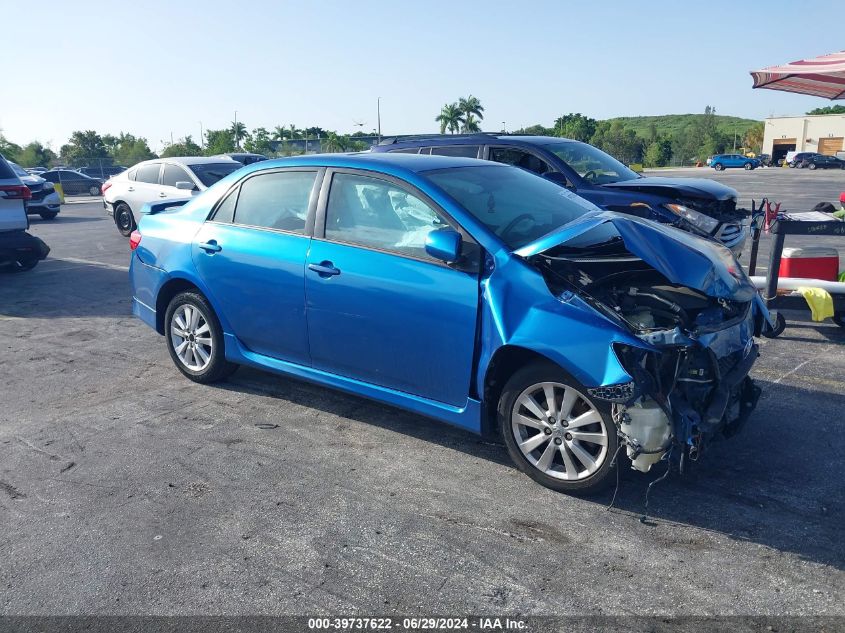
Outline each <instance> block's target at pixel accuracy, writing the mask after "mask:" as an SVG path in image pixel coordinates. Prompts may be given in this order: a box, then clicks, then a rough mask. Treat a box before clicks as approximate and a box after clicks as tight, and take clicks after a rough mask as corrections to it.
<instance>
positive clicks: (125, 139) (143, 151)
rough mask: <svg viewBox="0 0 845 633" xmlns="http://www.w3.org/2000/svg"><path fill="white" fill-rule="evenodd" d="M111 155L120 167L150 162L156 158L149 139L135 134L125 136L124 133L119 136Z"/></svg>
mask: <svg viewBox="0 0 845 633" xmlns="http://www.w3.org/2000/svg"><path fill="white" fill-rule="evenodd" d="M111 153H112V157H113V158H114V161H115V162H116V163H117V164H118V165H125V166H127V167H130V166H132V165H134V164H135V163H139V162H141V161H142V160H150V159H151V158H155V157H156V155H155V154H154V153H153V151H152V150H151V149H150V146H149V145H148V144H147V139H145V138H143V137H138V136H135V135H134V134H124V133H123V132H121V133H120V134H119V135H118V136H117V139H116V143H115V145H114V149H113V150H112V152H111Z"/></svg>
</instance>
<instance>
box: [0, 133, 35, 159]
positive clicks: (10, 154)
mask: <svg viewBox="0 0 845 633" xmlns="http://www.w3.org/2000/svg"><path fill="white" fill-rule="evenodd" d="M20 153H21V146H20V145H17V144H15V143H12V141H10V140H9V139H7V138H6V137H5V136H3V135H2V134H0V154H3V156H5V157H6V158H8V159H9V160H11V161H12V162H15V163H20V161H18V156H19V154H20ZM27 167H29V165H27Z"/></svg>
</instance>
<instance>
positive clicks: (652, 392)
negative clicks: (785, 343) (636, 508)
mask: <svg viewBox="0 0 845 633" xmlns="http://www.w3.org/2000/svg"><path fill="white" fill-rule="evenodd" d="M763 327H765V320H764V315H763V314H762V313H760V312H759V311H757V310H756V309H755V305H754V304H753V303H752V304H750V305H749V307H748V310H747V313H746V315H745V317H744V318H743V319H741V320H740V321H739V322H735V323H733V324H731V325H729V326H728V327H725V328H723V329H720V330H716V331H711V332H704V333H702V332H699V333H696V334H685V333H683V332H681V331H680V330H679V329H677V328H676V329H675V330H670V331H664V332H659V333H650V334H649V335H647V336H643V337H642V338H643V339H645V340H646V342H648V343H649V344H650V346H652V350H656V351H648V350H646V349H641V348H634V347H629V346H617V347H616V352H617V356H618V357H619V360H620V362H621V363H622V365H623V366H624V367H625V369H626V371H627V372H628V373H629V374H630V375H631V376H632V378H633V381H632V382H630V383H628V384H626V385H613V386H610V387H607V386H606V387H600V388H596V389H592V390H590V392H591V395H593V396H594V397H597V398H599V399H603V400H607V401H610V402H611V403H612V410H613V419H614V421H615V423H616V426H617V431H618V432H619V435H620V438H621V439H622V441H623V443H624V444H625V446H626V450H627V453H628V457H629V458H630V459H631V463H632V466H633V468H635V469H637V470H640V471H643V472H647V471H648V470H649V469H650V468H651V467H652V466H653V465H654V464H655V463H656V462H657V461H659V460H661V459H663V458H664V457H666V456H667V455H671V456H672V457H673V458H674V459H676V460H677V461H678V462H679V463H680V464H681V467H682V468H683V464H684V463H685V462H686V460H692V461H695V460H697V459H698V457H699V456H700V454H701V451H702V450H703V449H704V448H705V447H706V446H707V444H709V442H710V441H711V440H712V439H714V438H715V437H717V436H719V435H722V436H732V435H735V434H736V433H737V432H738V431H739V430H740V429H741V428H742V426H743V425H744V424H745V422H746V421H747V420H748V418H749V416H750V415H751V413H752V412H753V411H754V408H755V407H756V406H757V401H758V399H759V397H760V388H759V387H758V386H757V385H755V384H754V381H753V380H752V379H751V377H750V376H749V372H750V371H751V368H752V366H753V365H754V362H755V361H756V359H757V357H758V356H759V347H758V345H757V343H755V341H754V335H755V334H759V332H760V331H761V329H762V328H763Z"/></svg>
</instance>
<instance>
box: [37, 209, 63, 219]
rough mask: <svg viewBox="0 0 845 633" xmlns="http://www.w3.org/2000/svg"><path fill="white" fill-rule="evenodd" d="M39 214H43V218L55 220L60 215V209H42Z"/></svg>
mask: <svg viewBox="0 0 845 633" xmlns="http://www.w3.org/2000/svg"><path fill="white" fill-rule="evenodd" d="M38 215H40V216H41V219H42V220H55V219H56V216H57V215H59V212H58V211H42V212H41V213H39V214H38Z"/></svg>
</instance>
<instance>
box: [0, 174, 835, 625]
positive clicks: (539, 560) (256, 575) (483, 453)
mask: <svg viewBox="0 0 845 633" xmlns="http://www.w3.org/2000/svg"><path fill="white" fill-rule="evenodd" d="M784 171H785V170H784ZM661 173H662V174H663V175H670V174H671V172H667V171H662V172H661ZM678 175H701V176H709V177H717V178H718V179H719V180H723V181H725V182H729V183H730V184H732V185H733V186H735V187H737V188H738V189H740V191H741V192H742V194H743V197H744V198H749V197H751V193H752V192H755V191H756V190H757V189H758V188H759V189H760V190H761V191H762V193H764V194H765V195H768V196H769V198H770V199H775V200H776V199H783V200H785V201H789V204H788V205H787V204H785V205H784V207H785V208H790V205H795V207H794V208H798V207H799V206H803V207H806V208H809V207H811V206H812V204H815V202H818V201H819V200H820V199H821V200H830V201H832V202H833V201H835V200H837V199H838V193H839V191H841V190H845V172H841V173H810V172H805V171H803V170H802V171H801V172H795V171H794V170H793V171H788V172H786V173H782V172H781V171H780V170H774V169H770V170H760V171H759V172H757V171H755V172H751V173H745V172H741V171H730V172H724V173H723V174H714V173H713V172H712V170H703V169H702V170H696V172H695V173H692V174H691V173H690V172H689V170H684V171H683V172H678ZM808 190H812V191H813V194H812V195H811V194H809V193H807V192H808ZM816 193H817V194H818V195H816ZM834 194H835V195H834ZM755 197H758V196H755ZM32 231H33V232H34V233H35V234H36V235H38V236H40V237H42V238H43V239H45V240H46V241H47V242H48V244H49V245H50V246H51V248H52V252H51V254H50V258H49V259H48V260H47V261H45V262H42V263H41V264H39V266H38V267H37V268H36V269H35V270H34V271H31V272H29V273H23V274H15V275H11V274H6V275H0V394H2V398H1V399H0V402H2V407H0V612H2V613H4V614H80V613H85V614H105V613H108V614H160V615H171V614H268V615H270V614H272V615H275V614H315V613H332V614H337V613H343V614H362V615H364V614H369V615H375V614H388V613H403V614H421V615H431V614H452V613H462V614H463V613H509V614H510V613H512V614H525V615H527V614H538V615H539V614H543V615H548V614H561V615H573V614H579V615H584V614H604V615H606V614H617V615H625V614H660V615H685V614H719V615H728V614H739V615H748V614H761V615H763V614H765V615H807V614H811V615H840V616H843V615H845V604H843V601H842V596H843V595H845V573H843V568H845V545H843V543H844V541H843V537H842V526H843V525H845V487H843V485H842V476H843V469H842V464H843V460H842V456H841V453H840V452H839V450H838V449H839V444H840V439H841V438H840V437H839V434H840V433H843V432H845V422H843V420H844V419H845V417H843V413H842V412H843V410H845V355H843V354H842V350H843V347H842V346H843V343H845V330H842V329H840V328H838V327H836V326H835V325H833V324H831V323H829V322H827V323H821V324H816V323H811V322H809V321H807V320H806V319H805V317H804V316H803V315H802V314H801V313H798V314H795V315H792V316H793V317H794V318H793V319H792V320H790V323H789V324H790V327H789V329H787V331H786V332H785V333H784V334H783V335H782V336H781V338H779V339H776V340H763V341H762V357H761V359H760V360H759V361H758V363H757V365H756V366H755V368H754V370H753V375H754V376H755V377H756V379H757V380H758V381H759V384H760V385H761V386H762V388H763V396H762V398H761V400H760V404H759V407H758V409H757V411H756V412H755V414H754V416H753V418H752V420H751V422H750V423H749V426H748V427H747V429H746V430H745V431H744V432H743V433H742V434H740V435H739V436H737V437H735V438H733V439H731V440H726V441H724V442H720V443H718V444H717V445H714V446H713V448H712V450H711V451H710V452H708V453H707V454H706V455H704V457H703V458H702V460H701V461H700V462H699V463H698V464H696V468H695V470H694V472H692V473H690V474H689V475H687V476H686V477H684V478H678V477H670V478H669V479H668V480H666V481H665V482H662V483H661V484H659V485H658V486H655V487H654V488H653V491H652V496H651V500H650V513H649V517H650V518H649V520H648V521H647V522H645V523H643V522H641V521H640V516H641V513H642V511H643V499H644V493H645V489H646V485H647V484H648V483H649V482H650V481H652V480H653V479H655V478H656V477H657V476H658V475H660V474H662V469H661V470H660V471H658V472H655V473H651V474H649V475H639V474H636V473H631V474H628V475H626V476H624V477H623V480H622V482H621V487H620V490H619V493H618V496H617V499H616V503H615V508H614V509H612V510H608V508H607V506H608V504H609V503H610V500H611V494H610V493H608V494H605V495H603V496H600V497H596V498H592V499H579V498H574V497H568V496H564V495H560V494H555V493H553V492H551V491H549V490H546V489H544V488H542V487H540V486H539V485H537V484H534V483H533V482H532V481H531V480H530V479H529V478H527V477H526V476H524V475H521V474H520V473H519V472H518V471H517V470H515V469H514V468H513V467H511V466H510V463H509V461H508V458H507V455H506V453H505V450H504V448H503V447H500V446H498V445H495V444H490V443H486V442H484V441H482V440H480V439H479V438H477V437H475V436H472V435H469V434H467V433H464V432H462V431H458V430H454V429H451V428H449V427H447V426H444V425H442V424H439V423H436V422H431V421H428V420H426V419H424V418H421V417H418V416H415V415H411V414H408V413H404V412H402V411H398V410H395V409H392V408H389V407H384V406H381V405H378V404H373V403H371V402H368V401H365V400H362V399H359V398H356V397H352V396H347V395H343V394H339V393H336V392H333V391H329V390H326V389H324V388H320V387H315V386H312V385H309V384H305V383H301V382H296V381H293V380H288V379H283V378H279V377H275V376H272V375H267V374H262V373H259V372H256V371H253V370H247V369H241V370H240V371H239V372H238V373H236V374H235V375H234V376H233V377H232V378H231V379H230V380H229V381H228V382H227V383H224V384H221V385H217V386H201V385H197V384H194V383H191V382H189V381H188V380H186V379H185V378H183V377H182V376H181V374H179V373H178V371H177V370H176V369H175V368H174V367H173V365H172V363H171V361H170V358H169V356H168V354H167V351H166V349H165V346H164V342H163V340H162V339H161V338H160V337H159V336H158V335H157V334H156V333H155V332H153V331H152V330H150V329H149V328H147V327H146V326H145V325H143V324H141V323H140V322H139V321H136V320H135V319H133V318H132V316H131V315H130V296H129V286H128V280H127V275H126V267H127V265H128V260H129V250H128V245H127V243H126V240H125V239H124V238H122V237H121V236H120V235H119V234H118V233H117V231H116V229H115V227H114V225H113V223H112V222H111V220H110V218H107V217H106V216H105V215H104V213H103V209H102V206H101V204H99V203H98V202H96V201H91V202H80V201H77V202H75V203H73V204H68V205H66V206H65V207H63V210H62V213H61V214H60V216H59V218H58V219H57V220H56V221H54V222H41V221H39V220H38V219H37V218H36V219H33V227H32ZM766 239H768V238H766ZM799 242H800V240H796V242H795V243H799ZM790 243H792V242H790ZM766 245H767V244H765V243H764V253H765V247H766ZM841 246H845V245H841ZM843 252H845V248H843ZM764 253H763V254H761V260H762V261H765V260H764Z"/></svg>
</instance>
